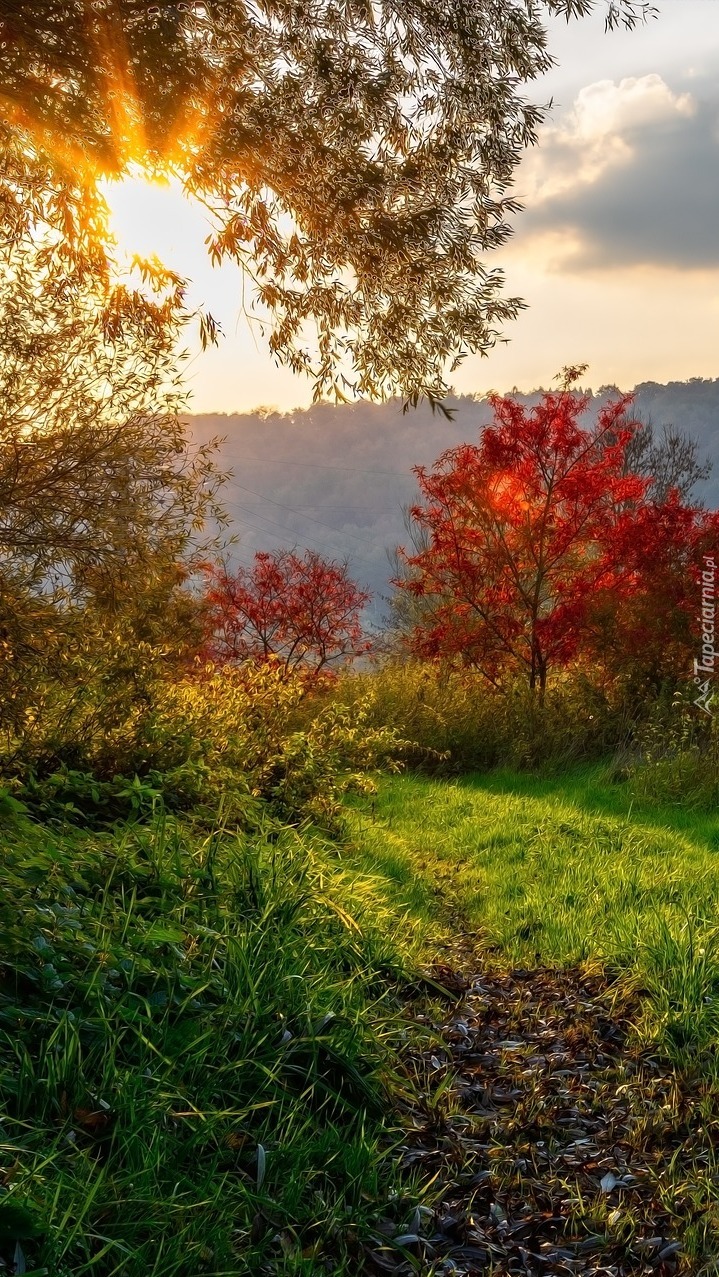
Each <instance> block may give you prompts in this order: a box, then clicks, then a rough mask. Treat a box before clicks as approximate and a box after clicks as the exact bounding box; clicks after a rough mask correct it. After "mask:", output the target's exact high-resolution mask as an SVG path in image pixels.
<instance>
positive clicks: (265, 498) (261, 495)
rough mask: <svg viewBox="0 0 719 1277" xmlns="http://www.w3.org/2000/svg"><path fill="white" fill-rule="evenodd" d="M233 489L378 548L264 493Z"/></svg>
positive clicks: (376, 546) (250, 489) (249, 489)
mask: <svg viewBox="0 0 719 1277" xmlns="http://www.w3.org/2000/svg"><path fill="white" fill-rule="evenodd" d="M233 487H235V488H239V489H240V490H241V491H242V492H249V494H250V496H251V497H259V499H260V500H261V501H269V503H270V505H276V506H277V507H278V509H279V510H287V512H288V513H289V514H296V515H297V516H298V518H300V519H307V520H309V522H310V523H316V524H317V526H318V527H320V528H329V530H330V532H334V534H335V536H346V537H351V538H352V540H353V541H359V542H360V544H362V545H368V546H370V547H371V549H373V550H376V549H379V548H380V547H379V546H378V545H377V542H376V541H368V540H367V538H366V537H359V536H357V535H356V533H354V532H339V531H338V529H337V528H333V527H332V524H331V523H325V521H324V519H314V518H313V517H312V515H311V514H303V513H302V511H301V510H297V509H295V508H294V506H291V505H285V504H284V502H282V501H275V499H274V497H268V496H267V494H266V493H264V492H255V491H254V490H253V489H252V488H246V487H245V485H244V484H243V483H233ZM262 517H263V518H264V517H265V516H264V515H263V516H262Z"/></svg>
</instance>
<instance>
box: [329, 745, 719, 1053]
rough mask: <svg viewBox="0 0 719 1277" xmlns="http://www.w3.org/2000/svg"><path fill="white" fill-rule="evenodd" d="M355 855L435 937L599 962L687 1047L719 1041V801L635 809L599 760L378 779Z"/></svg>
mask: <svg viewBox="0 0 719 1277" xmlns="http://www.w3.org/2000/svg"><path fill="white" fill-rule="evenodd" d="M352 820H353V831H354V839H355V842H356V845H357V847H358V848H359V852H360V862H361V863H362V865H363V866H364V867H365V868H366V869H368V870H371V871H372V872H375V873H381V874H383V875H384V876H385V879H386V881H387V884H388V896H389V898H391V899H395V900H398V901H399V900H404V901H406V902H407V904H408V905H409V907H410V910H411V912H412V915H413V916H414V917H415V919H416V920H417V921H418V923H420V924H421V926H422V927H423V928H424V932H425V935H426V936H427V937H428V939H429V940H431V938H432V937H434V938H437V937H439V936H444V937H447V936H451V935H458V934H461V933H467V932H469V933H473V934H475V935H476V939H477V942H478V944H479V947H480V948H484V949H485V951H486V950H489V951H490V952H492V951H494V952H496V954H497V957H498V960H500V961H506V962H511V963H514V964H519V965H530V966H531V965H534V964H538V963H556V964H560V965H572V964H587V963H590V964H591V963H597V962H598V963H601V964H603V965H604V966H605V967H607V968H608V969H609V971H610V972H612V973H613V974H615V975H617V976H618V977H620V978H623V979H625V980H631V981H632V982H633V983H634V984H635V985H636V986H637V988H638V989H640V990H641V991H643V993H644V995H645V1006H646V1023H645V1025H644V1026H643V1027H644V1031H646V1032H647V1033H649V1034H651V1035H652V1036H653V1037H655V1038H656V1039H657V1040H659V1041H660V1042H661V1043H662V1044H663V1045H664V1046H665V1047H666V1049H668V1050H669V1051H670V1052H671V1053H672V1054H673V1055H674V1056H675V1058H677V1059H678V1060H682V1061H685V1060H686V1059H687V1058H688V1056H690V1055H692V1053H696V1052H700V1053H703V1052H705V1051H707V1050H708V1049H710V1048H713V1047H714V1046H715V1045H716V1044H717V1043H719V813H717V814H707V813H699V812H694V811H690V810H687V809H685V808H682V807H679V806H667V807H660V806H650V805H645V806H642V807H639V806H638V805H637V803H636V802H634V803H633V802H632V800H631V796H630V793H629V791H628V789H627V788H626V787H625V786H623V785H621V784H613V783H611V782H610V781H609V780H607V779H606V775H605V773H604V772H603V770H602V769H601V768H598V767H594V768H584V769H576V770H574V771H572V772H569V773H567V774H566V775H565V776H563V777H561V778H557V777H554V778H537V777H532V776H527V775H519V774H513V773H508V772H497V773H494V774H490V775H486V776H468V777H465V778H463V779H461V780H456V781H453V782H450V781H446V780H432V779H427V778H426V777H420V776H412V775H409V776H402V777H395V778H386V779H384V780H383V782H382V784H381V786H380V789H379V793H378V796H377V798H376V800H375V801H374V803H373V805H372V808H371V809H367V808H366V807H365V808H358V809H356V810H355V812H354V813H353V816H352Z"/></svg>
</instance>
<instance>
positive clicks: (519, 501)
mask: <svg viewBox="0 0 719 1277" xmlns="http://www.w3.org/2000/svg"><path fill="white" fill-rule="evenodd" d="M629 405H630V399H629V397H627V396H624V397H620V398H618V399H616V400H614V401H611V402H609V403H608V404H606V405H605V406H604V407H603V409H602V411H601V412H600V414H599V418H598V420H597V422H596V424H595V425H594V426H588V427H584V426H583V425H582V424H581V418H582V415H583V414H584V413H585V412H586V409H587V407H588V406H589V399H588V397H584V396H579V395H577V394H575V393H573V392H572V391H571V389H570V388H569V384H568V383H567V384H565V387H564V389H562V390H561V391H559V392H557V393H546V394H544V395H543V396H542V399H541V401H540V403H539V404H538V405H537V406H536V407H535V408H533V409H531V410H529V409H527V408H525V407H524V406H523V405H521V404H520V403H518V402H517V401H515V400H513V399H512V398H509V397H507V398H500V397H499V396H495V397H494V398H493V400H492V406H493V409H494V414H495V421H494V424H493V425H492V426H490V427H488V428H487V429H485V430H484V431H483V433H482V435H481V438H480V442H479V444H478V445H471V444H464V445H462V446H460V447H459V448H454V449H451V450H449V451H448V452H446V453H444V455H443V456H441V457H440V458H439V460H438V461H437V462H436V463H435V465H434V466H433V467H432V469H431V470H426V469H424V468H423V467H418V468H417V470H416V474H417V476H418V479H419V486H420V490H421V494H422V497H423V499H424V500H423V503H421V504H417V505H416V506H414V507H413V509H412V516H413V518H414V520H415V521H416V523H417V524H418V526H419V529H420V530H423V531H424V533H425V534H426V539H425V543H424V546H422V545H421V542H420V543H419V544H420V548H419V549H418V550H416V552H415V553H407V554H406V555H405V561H406V565H407V569H408V571H407V574H406V575H405V576H403V577H401V578H399V579H398V582H397V584H398V585H399V586H400V587H401V588H403V589H406V590H409V591H410V592H412V593H414V594H416V595H418V596H419V597H421V598H422V599H423V600H424V601H425V605H426V606H427V607H428V615H426V616H425V618H424V620H423V622H422V623H421V625H420V626H419V627H418V628H417V629H415V631H414V633H413V634H412V636H411V640H410V641H411V645H412V647H413V649H414V650H415V651H416V652H417V653H418V654H421V655H425V656H439V655H442V656H445V657H450V658H453V659H459V660H460V661H462V662H463V663H466V664H470V665H473V666H475V667H476V668H478V669H479V670H481V671H482V672H483V673H484V674H485V675H486V677H487V678H488V679H489V680H490V682H492V683H493V684H495V685H497V684H498V683H499V682H500V681H501V679H502V677H503V675H504V674H505V673H507V672H509V673H517V672H518V671H524V672H525V674H526V676H527V677H528V680H529V685H530V687H531V688H533V689H534V688H536V689H538V690H539V692H540V694H541V693H543V691H544V688H545V686H546V682H547V677H548V674H549V671H550V670H551V669H552V668H553V667H556V666H562V665H565V664H566V663H567V662H568V661H570V660H571V659H572V658H574V657H575V656H576V655H577V653H578V652H579V649H580V645H581V642H582V639H583V637H584V636H586V634H587V633H588V631H589V626H590V612H591V604H592V601H593V600H594V599H595V598H596V597H597V596H598V595H599V594H602V595H603V596H611V597H612V598H613V600H614V603H615V605H616V602H617V600H618V599H621V598H623V597H625V596H629V595H631V593H632V592H633V591H634V590H635V589H636V588H637V565H636V556H634V558H633V557H632V554H630V552H629V547H630V546H631V545H632V543H633V540H634V539H635V538H636V537H637V535H638V533H639V531H641V532H642V535H643V536H644V537H645V538H646V537H648V536H649V535H650V526H649V524H648V523H647V524H645V525H642V524H639V523H638V522H637V517H636V511H637V509H638V508H641V507H642V505H643V503H644V502H645V501H646V494H647V489H648V486H649V484H648V480H646V479H642V478H640V477H638V476H636V475H630V474H626V472H625V464H624V463H625V453H626V449H627V446H628V444H629V443H630V441H631V439H632V436H633V433H634V429H635V427H634V425H633V423H632V422H631V420H630V418H629V416H628V409H629Z"/></svg>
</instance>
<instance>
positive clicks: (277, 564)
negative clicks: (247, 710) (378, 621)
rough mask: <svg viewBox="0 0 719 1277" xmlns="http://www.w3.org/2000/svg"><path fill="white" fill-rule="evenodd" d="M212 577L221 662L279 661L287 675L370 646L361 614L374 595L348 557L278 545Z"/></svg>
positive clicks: (213, 647)
mask: <svg viewBox="0 0 719 1277" xmlns="http://www.w3.org/2000/svg"><path fill="white" fill-rule="evenodd" d="M207 575H208V585H207V590H206V593H205V605H206V609H207V617H208V629H209V632H210V635H211V637H210V639H209V642H208V645H207V654H208V655H209V656H210V658H211V659H213V660H215V661H217V662H219V663H221V664H225V663H237V664H244V663H245V662H247V661H255V662H256V661H270V660H274V661H277V662H279V663H281V664H282V666H283V667H284V670H285V672H287V673H289V672H290V670H293V669H296V668H297V667H304V668H306V669H308V670H310V671H311V672H312V673H313V674H319V673H320V671H322V670H326V669H327V668H328V667H331V666H336V665H338V664H341V663H342V662H344V661H347V660H349V659H351V658H352V657H354V656H359V655H361V654H362V653H363V652H367V651H368V650H369V646H370V645H369V643H368V642H367V641H366V640H365V639H364V637H363V631H362V622H361V619H360V614H361V611H362V608H363V607H364V606H365V604H366V603H368V602H369V598H370V596H369V594H367V593H365V591H364V590H361V589H360V588H359V586H358V585H356V584H355V582H354V581H353V580H352V579H351V578H350V576H349V573H348V567H347V563H346V562H343V563H338V562H336V561H334V560H330V559H325V558H323V557H322V556H321V555H320V554H317V553H316V551H314V550H305V552H304V554H303V555H302V556H299V555H297V554H295V553H294V552H293V551H292V550H278V551H275V553H273V554H268V553H266V552H262V553H258V554H256V555H255V560H254V564H253V566H252V567H251V568H244V567H240V568H238V570H237V571H236V572H234V573H232V572H230V571H229V569H228V568H226V567H224V566H216V565H215V566H211V567H208V568H207Z"/></svg>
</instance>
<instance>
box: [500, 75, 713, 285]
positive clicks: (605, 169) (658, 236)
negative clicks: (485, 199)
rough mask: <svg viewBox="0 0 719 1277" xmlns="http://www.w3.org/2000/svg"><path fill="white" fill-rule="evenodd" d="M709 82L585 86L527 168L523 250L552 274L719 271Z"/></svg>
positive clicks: (522, 182) (522, 190) (521, 184)
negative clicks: (684, 87)
mask: <svg viewBox="0 0 719 1277" xmlns="http://www.w3.org/2000/svg"><path fill="white" fill-rule="evenodd" d="M703 87H705V86H702V85H700V86H697V85H696V83H695V84H694V85H693V88H694V92H693V93H691V94H690V93H685V92H675V91H673V90H672V89H671V88H670V87H669V85H667V84H666V82H665V81H664V80H663V79H662V78H661V76H659V75H646V76H642V77H641V78H639V79H625V80H622V81H620V83H619V84H615V83H614V82H612V81H611V80H601V81H599V82H598V83H596V84H591V85H588V86H587V87H586V88H584V89H582V91H581V93H580V94H579V96H578V97H577V99H576V101H575V103H574V105H573V108H572V110H571V112H569V113H568V115H567V116H566V117H565V118H564V119H563V120H560V121H559V122H558V123H556V124H554V125H551V126H549V127H547V128H546V129H545V131H544V136H543V138H542V141H541V144H540V147H539V148H538V150H537V151H535V152H534V153H533V154H532V155H531V157H530V158H529V159H528V161H527V163H526V164H525V165H524V166H523V168H522V171H521V173H520V177H519V180H518V183H517V188H518V194H519V195H520V198H522V199H523V200H524V201H525V202H526V211H525V213H524V214H523V215H522V218H521V219H520V223H519V227H518V241H519V246H520V247H522V248H524V249H525V250H526V248H527V247H528V246H529V245H533V247H534V249H535V250H536V251H538V252H539V253H541V254H543V255H544V256H545V257H548V258H549V259H551V264H552V267H553V269H555V270H556V269H562V270H577V269H593V268H612V267H615V268H616V267H622V266H625V267H626V266H635V265H651V266H664V267H679V268H684V269H706V268H710V269H711V268H715V267H719V234H717V222H718V220H719V217H718V214H719V127H718V123H719V102H718V101H717V98H716V96H715V95H714V94H712V91H711V90H710V89H708V88H706V92H705V93H702V92H701V89H702V88H703Z"/></svg>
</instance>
